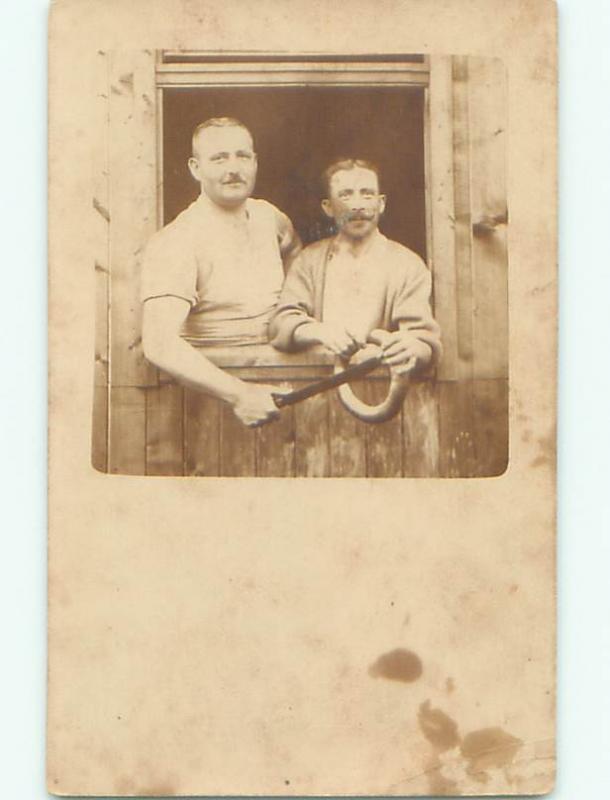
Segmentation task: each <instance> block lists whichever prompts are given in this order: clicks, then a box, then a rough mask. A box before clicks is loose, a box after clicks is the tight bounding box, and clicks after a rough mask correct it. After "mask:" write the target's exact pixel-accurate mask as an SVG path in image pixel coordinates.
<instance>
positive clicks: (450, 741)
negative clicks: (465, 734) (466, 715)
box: [417, 700, 460, 753]
mask: <svg viewBox="0 0 610 800" xmlns="http://www.w3.org/2000/svg"><path fill="white" fill-rule="evenodd" d="M417 721H418V722H419V727H420V728H421V730H422V733H423V734H424V736H425V737H426V739H427V740H428V741H429V742H430V744H431V745H433V746H434V747H435V749H436V750H438V751H439V752H440V753H442V752H444V751H445V750H450V749H451V748H452V747H457V745H458V744H459V743H460V736H459V733H458V725H457V722H456V721H455V720H453V719H451V717H450V716H449V715H448V714H445V712H444V711H442V710H441V709H440V708H432V707H431V706H430V701H429V700H426V701H425V703H422V704H421V706H420V707H419V712H418V714H417Z"/></svg>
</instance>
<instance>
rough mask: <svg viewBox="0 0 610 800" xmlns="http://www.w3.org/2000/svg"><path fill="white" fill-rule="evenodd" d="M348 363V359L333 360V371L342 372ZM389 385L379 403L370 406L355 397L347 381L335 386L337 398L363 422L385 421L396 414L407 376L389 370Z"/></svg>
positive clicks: (404, 389) (407, 383)
mask: <svg viewBox="0 0 610 800" xmlns="http://www.w3.org/2000/svg"><path fill="white" fill-rule="evenodd" d="M348 364H349V359H339V360H338V361H336V362H335V369H334V372H335V374H337V373H338V372H342V371H343V370H344V369H345V367H346V366H347V365H348ZM390 374H391V377H390V387H389V389H388V393H387V395H386V397H385V399H384V400H382V401H381V403H378V404H377V405H375V406H371V405H369V404H368V403H365V402H364V400H361V399H360V398H359V397H356V395H355V394H354V391H353V390H352V387H351V386H350V385H349V383H344V384H343V385H342V386H339V387H338V388H337V392H338V393H339V399H340V400H341V402H342V403H343V405H344V406H345V408H346V409H347V410H348V411H349V412H350V414H353V415H354V416H355V417H357V418H358V419H360V420H362V421H363V422H385V421H386V420H388V419H392V417H394V416H396V414H398V412H399V411H400V409H401V407H402V402H403V400H404V398H405V395H406V393H407V389H408V388H409V377H408V375H406V374H402V375H401V374H400V373H399V372H397V371H396V370H392V371H391V373H390Z"/></svg>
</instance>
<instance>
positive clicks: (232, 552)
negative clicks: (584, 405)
mask: <svg viewBox="0 0 610 800" xmlns="http://www.w3.org/2000/svg"><path fill="white" fill-rule="evenodd" d="M253 42H254V43H256V45H255V49H259V48H263V47H264V48H268V49H274V50H283V49H287V50H320V51H324V50H327V51H334V52H353V51H354V50H355V49H358V50H359V51H364V50H366V51H368V52H390V53H391V52H433V53H464V54H468V55H481V56H495V57H500V58H502V59H503V60H504V62H505V63H506V65H507V70H508V89H509V108H508V115H509V120H510V127H509V208H510V220H511V224H510V230H509V257H510V277H509V293H510V354H511V356H510V373H511V377H510V380H511V383H510V393H511V400H510V426H511V436H510V464H509V469H508V471H507V472H506V474H504V475H503V476H501V477H499V478H489V479H481V480H466V479H457V480H441V479H437V480H397V481H393V480H387V481H374V480H348V479H343V480H327V481H311V480H310V481H281V480H277V481H275V480H273V479H267V480H247V479H245V480H239V479H226V480H223V479H217V480H206V479H184V478H176V479H172V478H162V479H154V478H129V477H116V476H108V475H102V474H100V473H97V472H96V471H94V470H93V469H92V468H91V466H90V413H91V401H92V367H91V346H90V342H92V337H93V320H94V310H93V306H94V290H93V270H92V269H91V266H90V263H91V255H90V238H89V237H90V231H91V217H92V214H93V211H92V207H91V178H90V160H91V147H92V136H93V135H94V133H95V132H94V131H92V123H91V120H92V115H91V96H90V87H91V85H92V71H93V63H94V57H95V53H96V51H97V49H98V48H102V49H117V48H122V49H128V48H145V47H149V48H158V47H159V48H160V47H170V48H173V49H180V48H184V49H189V48H192V49H219V48H223V49H227V50H240V49H253ZM355 43H358V47H357V48H356V44H355ZM50 98H51V117H50V215H51V219H50V224H51V234H50V261H51V264H50V269H51V277H50V312H51V330H50V359H51V367H50V413H51V420H50V564H49V591H50V599H49V614H50V616H49V635H50V641H49V723H48V724H49V731H48V733H49V739H48V787H49V790H50V791H52V792H55V793H59V794H81V795H86V794H97V795H113V794H135V795H161V796H163V795H179V794H183V795H189V794H275V795H278V794H279V795H291V794H294V795H302V794H397V795H413V794H422V793H448V792H449V793H464V794H473V793H481V794H491V793H505V794H511V793H513V794H524V793H535V792H543V791H548V790H549V789H550V788H551V786H552V781H553V773H554V770H553V752H554V747H553V736H554V449H555V448H554V426H555V313H556V308H555V268H556V267H555V233H556V231H555V209H556V200H555V171H556V168H555V158H556V145H555V7H554V4H552V3H548V2H536V3H533V2H507V3H499V2H482V1H481V0H480V1H479V2H475V1H474V0H473V2H428V3H426V2H412V3H408V2H407V3H405V2H402V3H394V2H384V3H381V4H378V3H369V2H358V0H356V2H352V3H350V4H341V5H339V6H335V5H333V4H330V3H314V4H308V3H304V2H290V3H279V2H261V3H259V4H257V6H256V13H255V14H253V13H252V6H251V4H249V3H245V2H237V1H235V0H234V2H231V3H229V4H227V6H226V7H225V6H224V4H222V3H220V2H207V3H205V4H202V3H195V2H137V1H136V2H132V3H130V4H129V5H128V6H126V5H125V4H121V3H118V2H86V1H85V2H76V1H74V2H59V3H56V4H55V6H54V7H53V9H52V15H51V62H50ZM397 649H401V650H405V651H408V652H409V653H411V654H412V656H411V657H410V658H411V660H410V661H408V660H407V661H406V662H405V661H402V662H401V665H400V669H401V670H402V676H401V677H402V680H393V679H389V680H388V679H386V678H385V677H384V674H385V675H388V674H390V673H392V666H391V659H390V663H389V662H388V658H386V659H385V660H384V659H381V660H379V659H380V657H381V656H383V655H384V654H389V653H392V652H394V651H395V650H397ZM408 664H410V665H411V668H412V669H411V672H410V674H408V675H406V674H405V670H406V671H407V672H409V667H408ZM405 665H407V666H405Z"/></svg>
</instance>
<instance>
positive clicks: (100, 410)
mask: <svg viewBox="0 0 610 800" xmlns="http://www.w3.org/2000/svg"><path fill="white" fill-rule="evenodd" d="M108 70H109V64H108V54H107V53H106V52H105V51H103V50H99V51H98V53H97V55H96V66H95V119H94V129H95V131H96V136H97V138H96V142H95V149H94V152H93V170H92V173H93V196H92V206H93V211H94V213H93V219H92V224H93V236H94V238H93V244H94V253H93V266H94V281H95V337H94V359H95V360H94V377H93V387H94V388H93V413H92V420H91V464H92V465H93V467H94V468H95V469H97V470H99V471H100V472H106V471H107V469H108V364H109V355H108V352H109V348H108V338H109V327H108V303H109V290H110V284H109V245H110V225H109V212H108V206H109V189H108V171H109V165H108V136H109V127H108V114H109V98H108Z"/></svg>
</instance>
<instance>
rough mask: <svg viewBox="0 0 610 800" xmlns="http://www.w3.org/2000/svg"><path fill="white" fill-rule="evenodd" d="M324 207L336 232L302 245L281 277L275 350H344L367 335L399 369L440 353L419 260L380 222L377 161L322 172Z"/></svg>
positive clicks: (344, 353)
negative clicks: (385, 231)
mask: <svg viewBox="0 0 610 800" xmlns="http://www.w3.org/2000/svg"><path fill="white" fill-rule="evenodd" d="M323 179H324V184H325V189H326V197H325V198H324V199H323V200H322V209H323V211H324V213H325V214H326V215H327V216H328V217H331V218H332V219H333V220H334V222H335V224H336V227H337V230H338V233H337V235H336V236H335V237H334V238H331V239H323V240H322V241H319V242H315V243H314V244H312V245H309V247H306V248H305V250H303V251H302V252H301V253H300V255H299V256H298V258H297V259H296V260H295V262H294V264H293V265H292V267H291V269H290V271H289V273H288V275H287V277H286V281H285V283H284V287H283V289H282V294H281V295H280V300H279V303H278V307H277V309H276V312H275V315H274V317H273V319H272V320H271V324H270V328H269V333H270V338H271V342H272V344H273V345H274V346H275V347H277V348H278V349H279V350H297V349H300V348H303V347H306V346H308V345H313V344H322V345H324V346H326V347H327V348H328V349H329V350H331V351H332V352H333V353H336V354H337V355H339V356H343V357H348V356H350V355H351V354H352V353H354V352H355V351H356V350H357V349H358V348H360V347H363V346H364V344H365V343H366V342H367V341H370V340H371V337H372V338H373V339H374V340H375V341H377V343H379V344H381V346H382V349H383V361H384V363H385V364H387V365H388V366H390V367H392V368H395V369H398V370H400V371H402V372H410V371H412V370H420V369H423V368H424V367H426V366H428V365H429V364H431V363H432V362H433V361H436V360H437V359H438V357H439V355H440V351H441V344H440V329H439V326H438V324H437V323H436V322H435V320H434V319H433V317H432V313H431V310H430V292H431V277H430V272H429V270H428V268H427V267H426V265H425V264H424V262H423V261H422V259H421V258H420V257H419V256H418V255H416V254H415V253H413V252H412V251H411V250H408V249H407V248H406V247H404V246H403V245H401V244H399V243H398V242H393V241H391V240H390V239H387V238H386V237H385V236H384V235H383V234H382V233H380V231H379V229H378V224H379V218H380V216H381V214H382V213H383V211H384V209H385V205H386V198H385V195H383V194H381V193H380V191H379V176H378V171H377V168H376V167H375V166H374V165H373V164H371V163H370V162H367V161H363V160H360V159H349V160H343V161H338V162H335V163H334V164H331V166H330V167H328V169H327V170H326V171H325V173H324V178H323Z"/></svg>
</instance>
